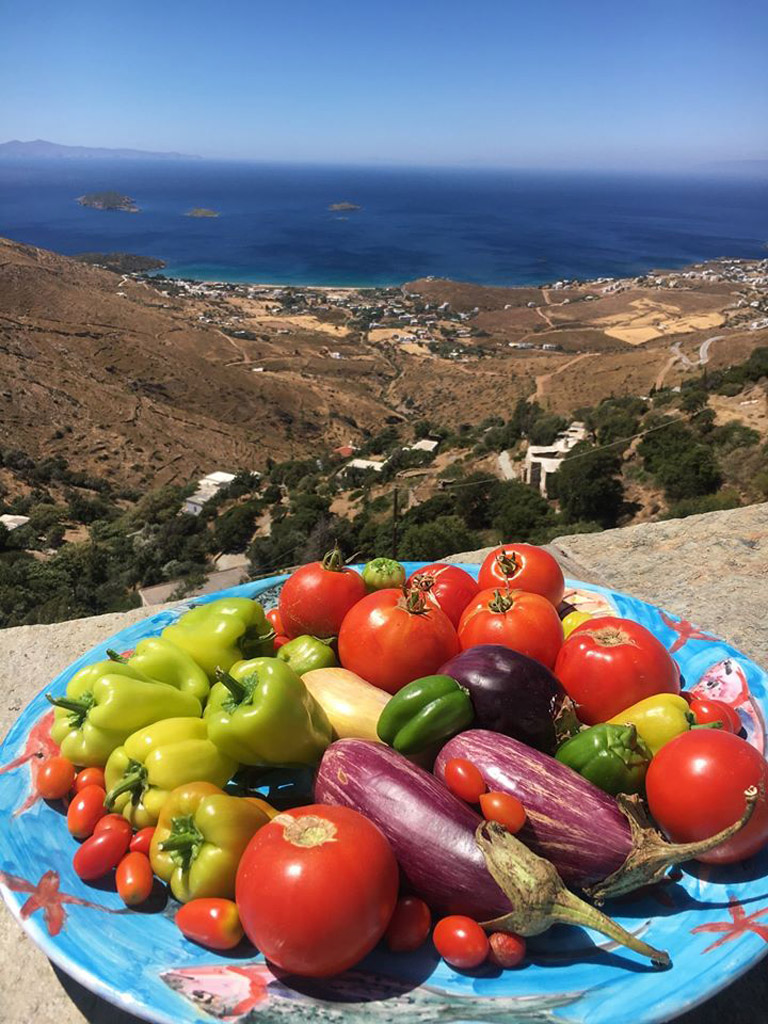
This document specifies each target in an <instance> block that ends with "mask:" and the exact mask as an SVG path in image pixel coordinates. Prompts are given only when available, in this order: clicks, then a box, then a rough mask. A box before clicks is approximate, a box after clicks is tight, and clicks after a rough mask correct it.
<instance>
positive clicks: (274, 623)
mask: <svg viewBox="0 0 768 1024" xmlns="http://www.w3.org/2000/svg"><path fill="white" fill-rule="evenodd" d="M266 615H267V622H268V623H269V624H270V626H271V627H272V629H274V631H275V634H276V635H277V636H283V635H284V633H285V630H284V629H283V620H282V619H281V618H280V610H279V609H278V608H270V609H269V611H268V612H267V613H266Z"/></svg>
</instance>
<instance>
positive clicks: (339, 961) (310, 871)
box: [236, 595, 399, 978]
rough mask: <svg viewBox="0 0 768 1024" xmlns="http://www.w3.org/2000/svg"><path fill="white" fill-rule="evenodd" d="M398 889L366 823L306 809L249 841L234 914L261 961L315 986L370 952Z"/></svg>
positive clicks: (334, 810) (384, 848)
mask: <svg viewBox="0 0 768 1024" xmlns="http://www.w3.org/2000/svg"><path fill="white" fill-rule="evenodd" d="M372 596H375V595H372ZM398 882H399V876H398V867H397V861H396V860H395V855H394V853H393V852H392V847H391V846H390V845H389V842H388V841H387V839H386V838H385V836H384V835H383V833H382V832H380V831H379V829H378V828H377V827H376V826H375V825H374V824H373V823H372V822H370V821H369V820H368V819H367V818H365V817H363V815H362V814H359V813H358V812H357V811H353V810H351V809H350V808H349V807H326V806H324V805H322V804H312V805H310V806H309V807H297V808H295V809H294V810H291V811H286V812H285V813H284V814H280V815H278V816H277V818H275V819H273V820H272V821H270V822H269V823H268V824H267V825H264V826H263V828H261V829H259V831H258V832H257V833H256V835H255V836H254V837H253V839H252V840H251V842H250V843H249V844H248V847H247V848H246V851H245V853H244V854H243V857H242V860H241V861H240V867H239V869H238V872H237V883H236V899H237V908H238V910H239V912H240V919H241V921H242V922H243V927H244V928H245V932H246V935H247V936H248V938H249V939H250V940H251V942H253V944H254V945H255V946H256V947H257V948H258V949H260V950H261V952H262V953H263V954H264V956H265V957H266V958H267V959H268V960H271V961H272V962H273V963H274V964H276V965H277V966H278V967H280V968H282V969H283V970H285V971H289V972H290V973H292V974H293V973H295V974H303V975H306V976H308V977H312V978H322V977H327V976H328V975H331V974H338V973H339V972H340V971H344V970H346V969H347V968H348V967H352V965H353V964H356V963H357V962H358V961H359V960H361V959H362V958H363V957H364V956H365V955H366V954H367V953H369V952H370V951H371V950H372V949H373V947H374V946H375V945H376V943H377V942H378V941H379V939H380V938H381V937H382V935H383V934H384V932H385V931H386V928H387V925H388V924H389V921H390V918H391V917H392V912H393V911H394V909H395V904H396V902H397V888H398Z"/></svg>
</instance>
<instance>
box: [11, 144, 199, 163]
mask: <svg viewBox="0 0 768 1024" xmlns="http://www.w3.org/2000/svg"><path fill="white" fill-rule="evenodd" d="M199 159H200V157H198V156H189V155H188V154H186V153H152V152H148V151H147V150H144V149H106V148H105V147H102V146H60V145H59V143H58V142H46V141H45V139H35V140H34V142H20V141H19V140H18V139H12V140H11V141H10V142H0V160H199Z"/></svg>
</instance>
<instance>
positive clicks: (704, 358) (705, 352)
mask: <svg viewBox="0 0 768 1024" xmlns="http://www.w3.org/2000/svg"><path fill="white" fill-rule="evenodd" d="M724 338H725V335H724V334H716V335H715V337H714V338H707V340H706V341H702V343H701V346H700V348H699V365H700V366H703V365H704V363H708V362H709V346H710V345H711V344H712V342H714V341H722V340H723V339H724Z"/></svg>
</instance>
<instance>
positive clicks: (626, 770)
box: [555, 722, 653, 796]
mask: <svg viewBox="0 0 768 1024" xmlns="http://www.w3.org/2000/svg"><path fill="white" fill-rule="evenodd" d="M652 756H653V755H652V754H651V751H650V749H649V748H648V746H647V744H646V743H645V742H644V741H643V740H642V739H641V738H640V736H639V735H638V733H637V729H636V728H635V726H634V725H611V724H610V723H607V722H604V723H603V724H602V725H593V726H592V728H591V729H585V730H584V731H583V732H580V733H577V734H576V735H575V736H572V737H571V738H570V739H569V740H566V741H565V743H563V744H562V745H561V746H560V747H559V749H558V751H557V753H556V754H555V757H556V758H557V760H558V761H562V763H563V764H567V765H568V766H569V767H571V768H573V769H574V771H577V772H578V773H579V775H583V776H584V778H585V779H588V780H589V781H590V782H592V783H594V784H595V785H596V786H599V787H600V789H602V790H604V791H605V792H606V793H610V794H611V796H616V795H617V794H618V793H639V792H640V791H641V790H642V788H643V784H644V782H645V773H646V772H647V771H648V765H649V764H650V763H651V758H652Z"/></svg>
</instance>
